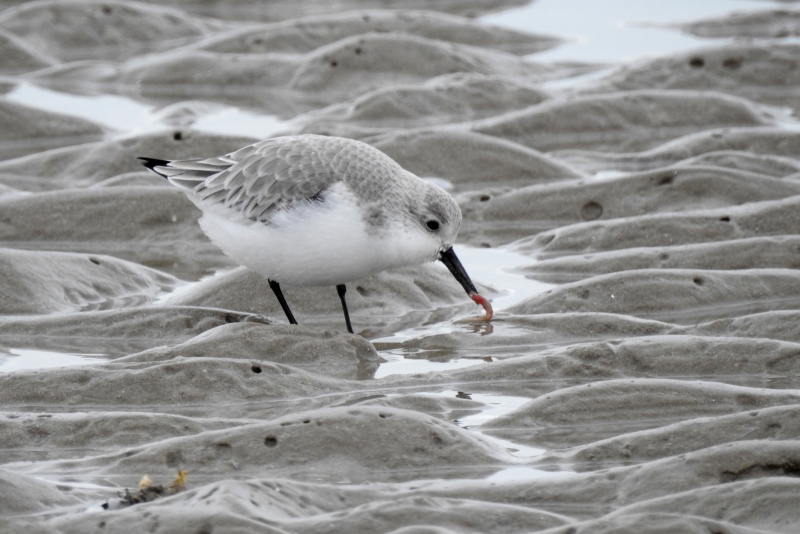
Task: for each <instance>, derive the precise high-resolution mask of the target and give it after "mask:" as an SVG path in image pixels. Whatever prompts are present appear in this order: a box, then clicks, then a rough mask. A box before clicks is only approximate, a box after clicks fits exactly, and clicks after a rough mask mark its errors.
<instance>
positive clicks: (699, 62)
mask: <svg viewBox="0 0 800 534" xmlns="http://www.w3.org/2000/svg"><path fill="white" fill-rule="evenodd" d="M705 64H706V62H705V60H704V59H703V58H701V57H698V56H695V57H693V58H691V59H689V66H690V67H692V68H694V69H699V68H701V67H702V66H703V65H705Z"/></svg>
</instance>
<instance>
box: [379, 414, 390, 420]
mask: <svg viewBox="0 0 800 534" xmlns="http://www.w3.org/2000/svg"><path fill="white" fill-rule="evenodd" d="M378 415H379V416H380V418H381V419H386V418H387V417H391V416H392V414H390V413H379V414H378Z"/></svg>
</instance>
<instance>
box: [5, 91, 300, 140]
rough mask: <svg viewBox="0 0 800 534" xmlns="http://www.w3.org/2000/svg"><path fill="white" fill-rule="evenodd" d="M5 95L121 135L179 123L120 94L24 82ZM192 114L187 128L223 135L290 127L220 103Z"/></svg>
mask: <svg viewBox="0 0 800 534" xmlns="http://www.w3.org/2000/svg"><path fill="white" fill-rule="evenodd" d="M5 98H6V99H8V100H10V101H12V102H16V103H18V104H24V105H26V106H30V107H32V108H36V109H41V110H45V111H52V112H54V113H63V114H65V115H71V116H74V117H80V118H82V119H87V120H90V121H93V122H96V123H97V124H100V125H102V126H106V127H109V128H113V129H114V130H116V131H117V132H119V134H120V135H130V134H142V133H147V132H154V131H159V130H163V129H164V128H174V127H175V125H174V124H172V122H176V121H170V120H169V113H164V110H157V109H156V108H155V107H153V106H149V105H146V104H142V103H141V102H137V101H136V100H133V99H131V98H126V97H124V96H117V95H92V96H87V95H73V94H69V93H62V92H59V91H54V90H52V89H46V88H43V87H38V86H36V85H33V84H30V83H21V84H19V85H17V86H16V87H15V88H14V89H13V90H12V91H11V92H9V93H8V94H6V95H5ZM167 111H169V108H167ZM190 113H193V114H194V116H191V115H190V116H188V117H186V118H185V119H184V122H185V123H186V124H185V126H186V127H191V128H193V129H195V130H200V131H203V132H208V133H215V134H221V135H237V136H250V137H254V138H259V139H264V138H267V137H271V136H273V135H275V134H278V133H280V132H285V131H287V130H288V129H289V128H290V123H289V122H288V121H284V120H281V119H278V118H277V117H275V116H273V115H260V114H257V113H252V112H249V111H246V110H243V109H239V108H235V107H230V106H224V105H221V104H208V105H203V104H202V103H198V104H197V105H194V106H192V107H191V110H190ZM177 122H181V121H180V120H178V121H177Z"/></svg>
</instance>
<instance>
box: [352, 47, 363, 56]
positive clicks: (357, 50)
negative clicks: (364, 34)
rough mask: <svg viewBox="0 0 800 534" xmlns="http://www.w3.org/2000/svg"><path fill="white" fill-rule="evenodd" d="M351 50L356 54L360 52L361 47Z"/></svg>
mask: <svg viewBox="0 0 800 534" xmlns="http://www.w3.org/2000/svg"><path fill="white" fill-rule="evenodd" d="M353 52H355V53H356V55H358V54H360V53H361V49H360V48H356V49H355V50H353Z"/></svg>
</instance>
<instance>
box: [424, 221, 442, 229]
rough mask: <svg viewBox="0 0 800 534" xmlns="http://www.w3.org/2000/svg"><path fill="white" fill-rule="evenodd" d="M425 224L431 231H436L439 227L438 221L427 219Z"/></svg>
mask: <svg viewBox="0 0 800 534" xmlns="http://www.w3.org/2000/svg"><path fill="white" fill-rule="evenodd" d="M426 224H427V226H428V228H430V229H431V230H433V231H436V230H438V229H439V221H428V222H427V223H426Z"/></svg>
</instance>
